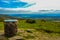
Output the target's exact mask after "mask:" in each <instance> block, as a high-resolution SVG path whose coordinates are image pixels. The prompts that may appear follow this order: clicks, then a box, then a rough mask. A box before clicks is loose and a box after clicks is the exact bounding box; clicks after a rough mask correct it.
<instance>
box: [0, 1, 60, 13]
mask: <svg viewBox="0 0 60 40" xmlns="http://www.w3.org/2000/svg"><path fill="white" fill-rule="evenodd" d="M40 10H60V0H0V13H5V12H6V13H15V12H16V13H18V12H19V11H20V12H21V11H23V12H27V11H28V12H29V13H30V12H39V11H40ZM12 11H13V12H12ZM50 12H52V11H50Z"/></svg>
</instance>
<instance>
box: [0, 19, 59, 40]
mask: <svg viewBox="0 0 60 40" xmlns="http://www.w3.org/2000/svg"><path fill="white" fill-rule="evenodd" d="M35 21H36V23H32V24H31V23H27V22H26V20H18V29H19V30H18V31H19V32H18V33H17V36H20V37H23V39H26V40H28V39H31V40H32V39H34V40H40V39H41V40H45V39H47V40H48V39H51V38H52V40H54V39H55V38H56V37H58V39H59V38H60V22H53V21H45V22H44V21H41V20H35ZM1 30H4V22H0V31H1ZM48 32H49V33H48ZM50 32H53V33H50ZM35 38H36V39H35ZM59 40H60V39H59Z"/></svg>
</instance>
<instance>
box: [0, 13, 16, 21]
mask: <svg viewBox="0 0 60 40" xmlns="http://www.w3.org/2000/svg"><path fill="white" fill-rule="evenodd" d="M5 19H15V18H14V17H11V16H8V15H4V14H0V21H3V20H5Z"/></svg>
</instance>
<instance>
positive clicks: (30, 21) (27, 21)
mask: <svg viewBox="0 0 60 40" xmlns="http://www.w3.org/2000/svg"><path fill="white" fill-rule="evenodd" d="M35 22H36V21H35V20H33V19H27V20H26V23H31V24H32V23H35Z"/></svg>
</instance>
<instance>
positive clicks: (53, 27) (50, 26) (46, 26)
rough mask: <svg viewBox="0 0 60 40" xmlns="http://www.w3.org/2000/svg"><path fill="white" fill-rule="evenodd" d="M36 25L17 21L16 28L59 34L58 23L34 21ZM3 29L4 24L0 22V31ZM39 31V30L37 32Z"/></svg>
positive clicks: (59, 25)
mask: <svg viewBox="0 0 60 40" xmlns="http://www.w3.org/2000/svg"><path fill="white" fill-rule="evenodd" d="M35 21H36V23H34V24H30V23H26V20H19V21H18V28H19V29H21V28H23V29H43V30H50V31H54V32H60V22H53V21H46V22H42V21H41V20H35ZM3 29H4V23H3V22H0V30H3ZM38 31H39V30H38Z"/></svg>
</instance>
